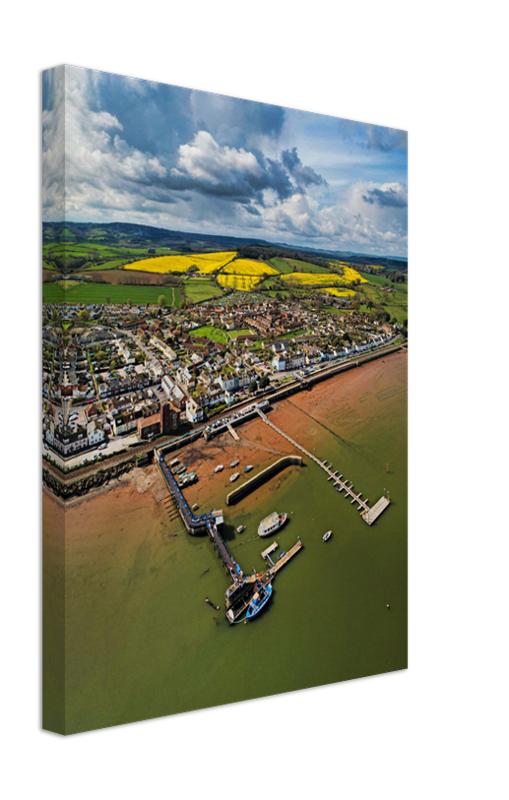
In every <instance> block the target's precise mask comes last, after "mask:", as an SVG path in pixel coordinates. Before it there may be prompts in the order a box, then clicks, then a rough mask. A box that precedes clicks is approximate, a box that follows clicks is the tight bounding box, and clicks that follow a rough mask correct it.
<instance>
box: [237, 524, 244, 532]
mask: <svg viewBox="0 0 509 800" xmlns="http://www.w3.org/2000/svg"><path fill="white" fill-rule="evenodd" d="M245 530H246V526H245V525H239V527H238V528H237V533H242V531H245Z"/></svg>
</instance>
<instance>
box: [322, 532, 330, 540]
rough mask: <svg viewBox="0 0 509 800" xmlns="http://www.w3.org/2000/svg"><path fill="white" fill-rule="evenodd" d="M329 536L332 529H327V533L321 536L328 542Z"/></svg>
mask: <svg viewBox="0 0 509 800" xmlns="http://www.w3.org/2000/svg"><path fill="white" fill-rule="evenodd" d="M331 536H332V531H327V533H324V535H323V537H322V538H323V540H324V542H328V541H329V539H330V537H331Z"/></svg>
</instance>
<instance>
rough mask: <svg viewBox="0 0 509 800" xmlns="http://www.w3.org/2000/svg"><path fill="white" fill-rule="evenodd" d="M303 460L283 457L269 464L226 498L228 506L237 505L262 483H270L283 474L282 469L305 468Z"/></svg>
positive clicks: (298, 457)
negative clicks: (270, 480) (276, 476)
mask: <svg viewBox="0 0 509 800" xmlns="http://www.w3.org/2000/svg"><path fill="white" fill-rule="evenodd" d="M303 463H304V462H303V459H302V457H301V456H283V458H280V459H278V461H274V463H273V464H269V466H268V467H266V468H265V469H263V470H262V471H261V472H259V473H258V474H257V475H253V477H252V478H251V479H250V480H248V481H246V482H245V483H243V484H242V485H241V486H238V487H237V488H236V489H234V490H233V491H232V492H230V494H229V495H227V497H226V505H227V506H231V505H234V504H235V503H238V501H239V500H241V499H242V498H243V497H245V495H246V494H249V493H250V492H252V491H254V490H255V489H256V488H257V487H258V486H261V484H262V483H265V481H268V480H269V479H270V478H272V476H273V475H276V474H277V473H278V472H281V470H282V469H285V467H290V466H292V465H297V466H299V467H302V466H303Z"/></svg>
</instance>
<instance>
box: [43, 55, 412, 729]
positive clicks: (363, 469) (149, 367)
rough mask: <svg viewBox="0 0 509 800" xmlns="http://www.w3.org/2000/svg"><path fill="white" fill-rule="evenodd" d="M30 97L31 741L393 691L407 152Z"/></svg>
mask: <svg viewBox="0 0 509 800" xmlns="http://www.w3.org/2000/svg"><path fill="white" fill-rule="evenodd" d="M42 94H43V110H42V201H43V231H42V239H43V241H42V303H43V311H42V467H43V471H42V475H43V727H44V728H45V729H47V730H49V731H54V732H56V733H60V734H74V733H79V732H83V731H88V730H91V729H96V728H104V727H108V726H114V725H119V724H123V723H128V722H133V721H136V720H143V719H148V718H153V717H160V716H163V715H168V714H176V713H180V712H186V711H191V710H195V709H201V708H205V707H210V706H217V705H220V704H225V703H234V702H239V701H247V700H252V699H254V698H259V697H262V696H266V695H275V694H278V693H282V692H289V691H295V690H297V689H307V688H310V687H316V686H323V685H324V684H330V683H336V682H340V681H346V680H349V679H353V678H360V677H363V676H367V675H373V674H377V673H383V672H389V671H394V670H400V669H405V668H406V666H407V358H408V353H407V349H408V294H407V290H408V267H407V135H406V133H405V131H402V130H395V129H392V128H387V127H381V126H377V125H375V124H368V123H362V122H353V121H350V120H345V119H341V118H336V117H331V116H325V115H320V114H316V113H310V112H306V111H300V110H295V109H290V108H284V107H280V106H275V105H268V104H264V103H261V102H252V101H248V100H242V99H237V98H232V97H225V96H221V95H217V94H210V93H206V92H199V91H194V90H192V89H185V88H179V87H176V86H169V85H165V84H161V83H154V82H150V81H144V80H137V79H134V78H127V77H123V76H119V75H111V74H106V73H102V72H97V71H93V70H87V69H80V68H76V67H67V66H61V67H56V68H54V69H50V70H47V71H46V72H45V73H44V74H43V93H42Z"/></svg>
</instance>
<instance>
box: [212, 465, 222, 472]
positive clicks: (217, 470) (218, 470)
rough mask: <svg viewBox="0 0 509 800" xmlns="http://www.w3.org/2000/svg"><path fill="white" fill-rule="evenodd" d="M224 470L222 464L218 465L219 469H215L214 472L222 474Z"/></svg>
mask: <svg viewBox="0 0 509 800" xmlns="http://www.w3.org/2000/svg"><path fill="white" fill-rule="evenodd" d="M223 469H224V467H223V465H222V464H218V465H217V467H216V468H215V469H214V472H222V471H223Z"/></svg>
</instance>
